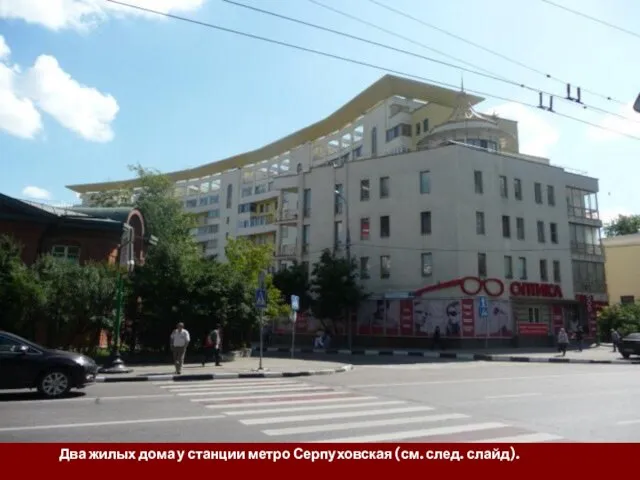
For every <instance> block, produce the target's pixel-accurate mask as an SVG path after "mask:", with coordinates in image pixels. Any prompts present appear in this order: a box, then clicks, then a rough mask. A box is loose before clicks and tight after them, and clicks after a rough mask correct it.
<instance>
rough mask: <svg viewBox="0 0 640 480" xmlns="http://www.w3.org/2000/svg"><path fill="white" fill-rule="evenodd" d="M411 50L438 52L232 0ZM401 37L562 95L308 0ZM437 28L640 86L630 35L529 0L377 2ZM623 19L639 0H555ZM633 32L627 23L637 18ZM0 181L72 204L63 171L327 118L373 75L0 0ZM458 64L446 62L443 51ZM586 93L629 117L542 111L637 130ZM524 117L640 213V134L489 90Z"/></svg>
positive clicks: (153, 161)
mask: <svg viewBox="0 0 640 480" xmlns="http://www.w3.org/2000/svg"><path fill="white" fill-rule="evenodd" d="M238 1H241V2H242V1H243V2H244V3H247V4H250V5H254V6H259V7H261V8H263V9H267V10H272V11H275V12H279V13H282V14H285V15H288V16H293V17H296V18H300V19H304V20H307V21H311V22H314V23H317V24H321V25H325V26H328V27H331V28H334V29H338V30H342V31H346V32H349V33H352V34H354V35H359V36H363V37H366V38H370V39H373V40H376V41H378V42H381V43H387V44H390V45H393V46H396V47H399V48H404V49H407V50H411V51H414V52H417V53H420V54H422V55H426V56H431V57H433V58H436V59H439V60H447V59H446V57H443V56H442V55H439V54H436V53H434V52H430V51H428V50H425V49H424V48H422V47H419V46H416V45H413V44H411V43H409V42H406V41H404V40H401V39H398V38H396V37H393V36H390V35H388V34H386V33H383V32H380V31H378V30H375V29H373V28H371V27H369V26H366V25H363V24H361V23H358V22H356V21H354V20H351V19H348V18H345V17H342V16H340V15H337V14H336V13H333V12H330V11H328V10H326V9H323V8H321V7H319V6H317V5H314V4H313V3H311V2H310V1H308V0H238ZM318 1H321V2H323V3H325V4H327V5H330V6H332V7H334V8H338V9H340V10H343V11H345V12H348V13H350V14H352V15H356V16H359V17H360V18H362V19H364V20H367V21H369V22H372V23H375V24H377V25H380V26H383V27H384V28H386V29H388V30H392V31H396V32H399V33H401V34H402V35H404V36H406V37H410V38H412V39H415V40H416V41H419V42H421V43H424V44H427V45H430V46H432V47H433V48H435V49H438V50H441V51H444V52H447V53H448V54H449V55H451V56H454V57H457V58H460V59H464V60H465V61H467V62H470V63H473V64H475V65H478V66H479V67H482V68H484V69H486V70H490V71H492V72H495V73H496V75H498V76H500V77H505V78H509V79H512V80H515V81H518V82H521V83H525V84H527V85H530V86H532V87H535V88H538V89H544V90H546V91H551V92H556V93H557V94H558V95H560V96H562V95H563V93H564V91H565V90H564V87H563V86H562V85H561V84H558V83H555V82H553V81H549V80H546V79H545V78H544V77H542V76H540V75H537V74H535V73H533V72H531V71H529V70H527V69H524V68H522V67H519V66H516V65H513V64H511V63H508V62H507V61H505V60H503V59H501V58H498V57H495V56H493V55H491V54H489V53H487V52H485V51H482V50H480V49H477V48H474V47H473V46H471V45H469V44H466V43H464V42H461V41H459V40H456V39H453V38H451V37H449V36H446V35H444V34H442V33H440V32H438V31H435V30H433V29H429V28H427V27H425V26H424V25H421V24H419V23H416V22H413V21H411V20H409V19H407V18H403V17H401V16H398V15H395V14H393V13H391V12H389V11H387V10H385V9H383V8H381V7H379V6H377V5H374V4H373V3H371V2H370V1H369V0H342V1H339V0H318ZM381 1H383V2H384V3H387V4H392V5H393V6H394V8H396V9H399V10H401V11H404V12H407V13H410V14H411V15H413V16H415V17H417V18H419V19H422V20H424V21H426V22H429V23H431V24H434V25H437V26H438V27H439V28H442V29H446V30H448V31H450V32H452V33H455V34H457V35H460V36H463V37H465V38H467V39H469V40H472V41H473V42H476V43H478V44H481V45H483V46H485V47H487V48H490V49H493V50H496V51H498V52H500V53H501V54H504V55H506V56H509V57H511V58H516V59H518V60H519V61H521V62H523V63H525V64H528V65H530V66H531V67H534V68H536V69H539V70H543V71H547V72H549V73H551V74H552V75H554V76H556V77H558V78H561V79H563V80H568V81H571V82H572V83H573V84H575V85H581V86H582V87H583V88H584V89H588V90H592V91H595V92H598V93H602V94H606V95H610V96H612V97H615V98H616V99H619V100H622V101H624V102H628V103H631V102H632V101H633V100H634V99H635V96H636V95H637V94H638V91H639V90H640V67H638V64H637V62H636V59H637V51H638V49H639V48H640V39H638V38H634V37H631V36H629V35H626V34H624V33H621V32H617V31H615V30H613V29H611V28H607V27H605V26H603V25H599V24H596V23H593V22H590V21H589V20H586V19H584V18H581V17H578V16H576V15H572V14H570V13H568V12H565V11H563V10H560V9H557V8H554V7H552V6H550V5H548V4H546V3H544V2H542V1H540V0H484V1H482V2H480V1H478V0H451V1H449V2H424V1H420V0H393V1H390V0H381ZM557 1H558V3H561V4H563V5H565V6H567V7H570V8H574V9H579V10H581V11H583V12H585V13H587V14H590V15H593V16H595V17H598V18H601V19H603V20H607V21H609V22H611V23H614V24H617V25H619V26H622V27H625V28H628V29H631V30H633V29H634V27H636V25H635V23H637V22H632V21H631V19H633V18H640V3H638V2H636V1H634V0H616V1H615V2H605V1H603V0H557ZM129 3H135V4H138V5H143V6H148V7H150V8H155V9H158V10H164V11H169V12H173V13H175V14H178V15H183V16H187V17H190V18H195V19H198V20H202V21H206V22H211V23H215V24H218V25H222V26H225V27H228V28H233V29H238V30H243V31H246V32H251V33H254V34H258V35H263V36H268V37H271V38H275V39H278V40H283V41H287V42H291V43H296V44H300V45H303V46H306V47H309V48H315V49H321V50H323V51H327V52H331V53H336V54H339V55H343V56H347V57H353V58H358V59H360V60H362V61H367V62H372V63H376V64H379V65H381V66H385V67H388V68H390V69H394V70H401V71H405V72H407V73H411V74H414V75H419V76H423V77H426V78H430V79H433V80H437V81H440V82H446V83H451V84H454V85H459V84H460V79H461V73H460V71H459V70H457V69H452V68H448V67H444V66H441V65H437V64H434V63H431V62H427V61H425V60H421V59H418V58H413V57H410V56H406V55H402V54H399V53H393V52H390V51H386V50H383V49H380V48H377V47H373V46H369V45H364V44H362V43H359V42H357V41H354V40H349V39H346V38H343V37H339V36H335V35H332V34H329V33H324V32H320V31H317V30H313V29H310V28H308V27H303V26H300V25H295V24H292V23H289V22H286V21H283V20H279V19H276V18H272V17H269V16H265V15H262V14H259V13H255V12H252V11H249V10H246V9H243V8H239V7H236V6H233V5H230V4H228V3H225V2H223V1H222V0H130V2H129ZM638 30H639V31H640V28H639V29H638ZM0 38H2V40H0V192H2V193H6V194H8V195H12V196H16V197H21V198H28V197H31V198H34V197H35V198H42V199H44V200H46V201H48V202H52V203H64V202H73V201H75V195H74V194H73V193H72V192H70V191H69V190H67V189H65V185H68V184H73V183H89V182H99V181H106V180H118V179H122V178H127V177H129V176H130V173H129V171H128V169H127V165H129V164H133V163H141V164H142V165H144V166H147V167H153V168H157V169H159V170H161V171H171V170H177V169H183V168H188V167H193V166H196V165H199V164H202V163H206V162H212V161H216V160H218V159H222V158H225V157H227V156H230V155H233V154H237V153H240V152H243V151H246V150H251V149H254V148H256V147H259V146H261V145H263V144H265V143H268V142H270V141H273V140H276V139H278V138H280V137H282V136H284V135H286V134H288V133H291V132H292V131H294V130H297V129H299V128H301V127H303V126H305V125H307V124H309V123H313V122H315V121H317V120H318V119H320V118H322V117H324V116H326V115H328V114H330V113H331V112H332V111H334V110H336V109H337V108H338V107H339V106H341V105H342V104H343V103H345V102H346V101H348V100H349V99H350V98H351V97H353V96H354V95H356V94H357V93H358V92H360V91H361V90H363V89H364V88H366V87H367V86H368V85H370V84H371V83H373V82H374V81H376V80H377V79H378V78H379V77H380V76H382V75H383V74H384V73H385V72H382V71H377V70H373V69H369V68H365V67H362V66H358V65H352V64H347V63H344V62H341V61H338V60H330V59H327V58H323V57H318V56H314V55H311V54H308V53H303V52H298V51H294V50H290V49H287V48H284V47H279V46H275V45H270V44H266V43H262V42H259V41H255V40H251V39H248V38H243V37H239V36H235V35H232V34H229V33H223V32H218V31H214V30H211V29H207V28H202V27H198V26H195V25H191V24H187V23H184V22H179V21H175V20H169V19H162V18H156V17H149V16H145V15H141V14H139V13H137V12H135V11H131V10H128V9H124V8H115V7H113V6H112V5H110V4H108V3H107V2H106V1H104V0H46V1H45V0H0ZM452 62H453V63H455V61H452ZM464 84H465V87H466V88H467V89H469V90H476V91H482V92H486V93H491V94H493V95H497V96H500V97H506V98H508V99H511V100H515V101H522V102H526V103H533V104H537V102H538V96H537V94H536V93H535V92H531V91H526V90H524V89H521V88H518V87H513V86H509V85H506V84H503V83H500V82H496V81H495V80H489V79H486V78H481V77H479V76H477V75H473V74H470V73H465V74H464ZM583 100H584V101H585V102H586V103H588V104H589V105H593V106H597V107H600V108H604V109H607V110H609V111H612V112H616V113H622V114H624V115H626V116H629V117H630V118H633V120H634V121H630V122H627V121H624V120H620V119H618V118H616V117H607V116H606V115H603V114H602V113H600V112H595V111H592V110H584V109H582V108H580V107H579V106H576V105H572V104H570V103H568V102H563V101H561V100H560V99H556V101H555V109H556V110H557V111H558V112H562V113H565V114H568V115H572V116H576V117H579V118H581V119H584V120H586V121H590V122H594V123H598V124H604V125H607V126H609V127H612V128H614V129H617V130H620V131H624V132H626V133H629V134H631V135H635V136H637V137H638V138H640V114H635V115H634V113H633V112H632V111H631V110H630V107H628V106H627V107H625V106H622V105H619V104H617V103H613V102H608V101H606V100H603V99H601V98H599V97H596V96H593V95H590V94H587V93H583ZM479 109H480V110H481V111H491V110H492V109H496V110H497V111H498V112H499V113H501V114H502V115H503V116H505V117H508V118H513V119H515V120H518V121H520V136H521V146H522V150H523V151H524V153H531V154H537V155H545V156H549V157H550V158H551V160H552V162H553V163H555V164H557V165H561V166H565V167H568V168H572V169H577V170H580V171H584V172H587V173H588V174H589V175H592V176H595V177H598V178H599V179H600V189H601V193H600V209H601V211H602V214H603V216H604V217H605V218H610V217H612V216H615V215H617V214H618V213H622V214H629V213H640V195H635V188H636V186H637V180H636V172H638V170H639V169H638V167H637V163H636V162H637V161H638V159H639V158H640V140H633V139H628V138H625V137H620V136H616V135H612V134H609V133H607V132H603V131H601V130H598V129H595V128H593V127H589V126H587V125H584V124H581V123H578V122H574V121H570V120H568V119H564V118H561V117H559V116H556V115H552V114H549V113H545V112H543V111H540V110H536V109H528V108H525V107H522V106H521V105H518V104H516V103H511V102H507V101H505V100H497V99H491V98H487V100H486V101H485V102H484V103H483V104H481V105H480V106H479Z"/></svg>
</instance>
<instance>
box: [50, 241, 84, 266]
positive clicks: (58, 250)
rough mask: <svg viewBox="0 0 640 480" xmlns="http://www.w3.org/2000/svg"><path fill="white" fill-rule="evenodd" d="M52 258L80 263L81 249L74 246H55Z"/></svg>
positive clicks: (52, 250)
mask: <svg viewBox="0 0 640 480" xmlns="http://www.w3.org/2000/svg"><path fill="white" fill-rule="evenodd" d="M51 256H52V257H53V258H57V259H60V260H67V261H69V262H74V263H78V262H79V261H80V247H78V246H74V245H54V246H53V248H52V249H51Z"/></svg>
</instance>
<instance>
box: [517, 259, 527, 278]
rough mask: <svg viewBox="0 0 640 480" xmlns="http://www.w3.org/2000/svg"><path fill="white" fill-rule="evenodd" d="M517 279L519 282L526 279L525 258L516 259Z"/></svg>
mask: <svg viewBox="0 0 640 480" xmlns="http://www.w3.org/2000/svg"><path fill="white" fill-rule="evenodd" d="M518 278H519V279H520V280H526V279H527V259H526V258H525V257H518Z"/></svg>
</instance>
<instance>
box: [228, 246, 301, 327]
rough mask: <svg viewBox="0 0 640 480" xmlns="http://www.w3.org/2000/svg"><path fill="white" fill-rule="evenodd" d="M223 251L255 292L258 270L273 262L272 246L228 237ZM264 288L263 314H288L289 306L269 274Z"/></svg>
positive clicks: (230, 263)
mask: <svg viewBox="0 0 640 480" xmlns="http://www.w3.org/2000/svg"><path fill="white" fill-rule="evenodd" d="M224 252H225V256H226V257H227V261H228V262H229V265H230V266H231V269H232V270H233V271H234V272H236V274H237V275H239V276H240V278H242V279H244V282H245V283H246V284H247V286H248V287H249V288H250V289H251V290H252V291H254V292H255V289H256V288H258V278H259V276H260V272H265V271H266V270H267V269H268V268H269V267H270V266H271V264H272V263H273V246H272V245H266V244H265V245H257V244H255V243H253V242H252V241H251V240H249V239H247V238H235V239H234V238H230V239H228V240H227V245H226V247H225V249H224ZM265 288H266V290H267V308H266V310H265V315H266V316H267V317H271V318H276V317H280V316H286V315H288V314H289V312H290V308H289V306H288V305H287V304H286V303H285V301H284V299H283V298H282V293H281V292H280V290H278V288H277V287H276V286H275V285H274V283H273V277H272V276H271V275H265ZM253 301H254V300H253V299H252V302H253Z"/></svg>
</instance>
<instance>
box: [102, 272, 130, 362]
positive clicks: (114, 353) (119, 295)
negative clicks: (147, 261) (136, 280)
mask: <svg viewBox="0 0 640 480" xmlns="http://www.w3.org/2000/svg"><path fill="white" fill-rule="evenodd" d="M134 267H135V261H133V260H129V261H128V262H127V274H128V275H130V274H131V273H132V272H133V268H134ZM123 303H124V278H123V276H122V270H118V280H117V287H116V322H115V325H114V338H113V349H112V350H111V355H110V356H109V358H107V362H106V364H105V366H104V367H102V368H101V369H100V373H129V372H131V371H132V370H133V369H131V368H129V367H127V366H126V365H125V364H124V361H123V360H122V357H121V356H120V328H121V324H122V313H123Z"/></svg>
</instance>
